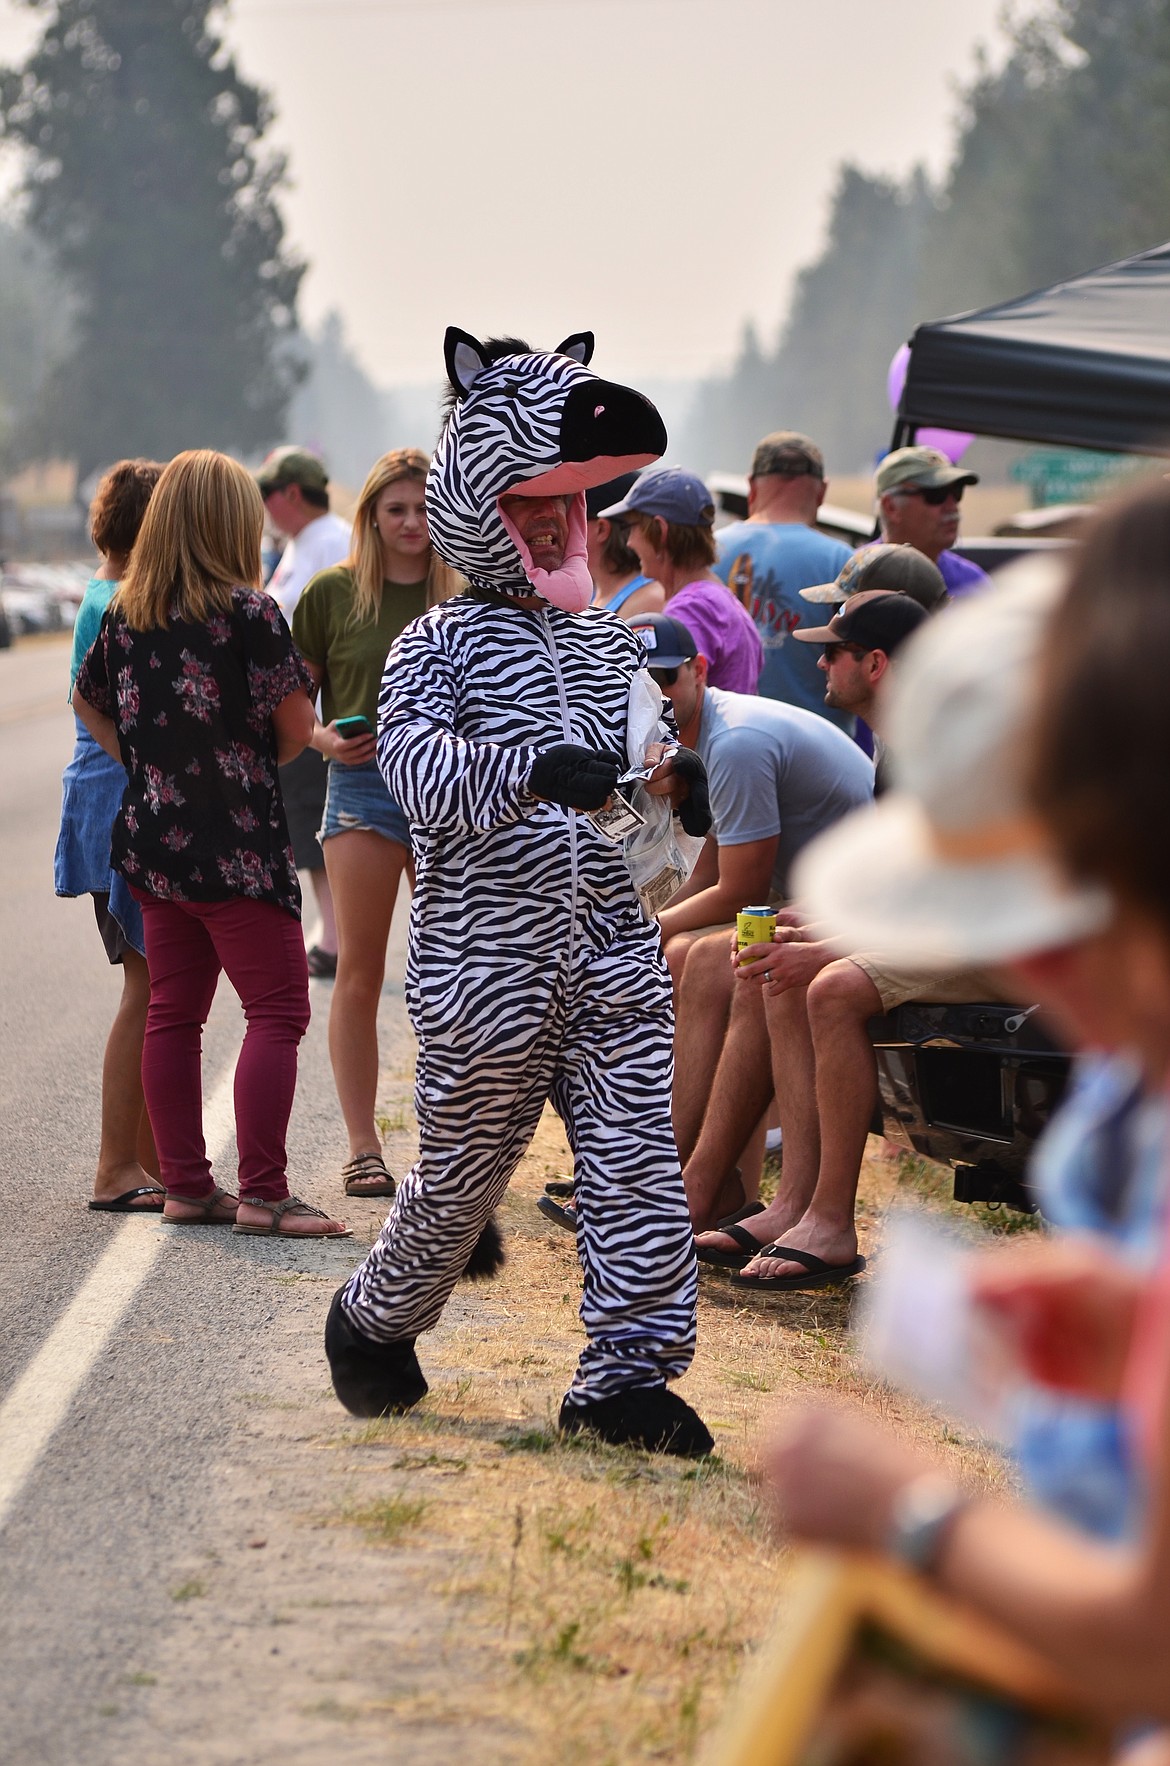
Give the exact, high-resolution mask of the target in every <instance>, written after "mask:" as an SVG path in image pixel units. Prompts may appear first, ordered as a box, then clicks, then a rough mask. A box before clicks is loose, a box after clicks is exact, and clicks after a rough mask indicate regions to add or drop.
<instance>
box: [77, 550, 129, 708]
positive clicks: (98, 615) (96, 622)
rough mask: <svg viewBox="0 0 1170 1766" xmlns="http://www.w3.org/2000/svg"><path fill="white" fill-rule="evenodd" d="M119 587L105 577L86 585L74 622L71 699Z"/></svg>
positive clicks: (95, 578) (94, 577) (92, 578)
mask: <svg viewBox="0 0 1170 1766" xmlns="http://www.w3.org/2000/svg"><path fill="white" fill-rule="evenodd" d="M117 587H118V585H117V583H116V582H113V581H109V580H107V579H106V578H105V577H103V576H91V577H90V579H89V581H88V583H87V584H86V585H85V593H84V595H83V596H82V597H81V606H80V607H79V608H78V609H77V618H76V619H75V620H74V621H73V654H72V656H71V657H70V658H69V697H70V698H71V699H72V697H73V688H74V686H75V685H76V683H77V674H78V670H79V669H80V667H81V665H82V663H83V662H84V661H85V658H86V656H87V655H88V653H89V649H90V646H91V645H92V643H93V641H94V639H95V638H96V637H97V635H98V630H99V628H100V626H101V623H102V614H103V613H104V612H105V610H106V608H107V607H108V606H109V605H110V602H111V601H112V600H113V598H114V594H115V592H116V590H117Z"/></svg>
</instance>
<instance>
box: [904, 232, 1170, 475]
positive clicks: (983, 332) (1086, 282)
mask: <svg viewBox="0 0 1170 1766" xmlns="http://www.w3.org/2000/svg"><path fill="white" fill-rule="evenodd" d="M925 424H929V425H932V426H939V427H942V428H946V429H959V430H964V429H966V430H971V431H973V432H974V433H975V434H976V435H993V436H1003V437H1005V438H1008V439H1011V440H1017V441H1030V442H1046V443H1049V444H1051V445H1055V446H1059V447H1073V448H1099V449H1101V450H1103V451H1105V452H1109V453H1123V454H1170V244H1167V245H1159V246H1156V247H1155V248H1154V249H1153V250H1152V251H1143V252H1140V253H1139V254H1138V255H1137V256H1136V257H1132V258H1125V259H1123V260H1122V261H1121V262H1120V263H1116V264H1107V265H1105V266H1104V268H1103V269H1099V270H1089V271H1088V272H1087V273H1086V274H1085V275H1083V276H1076V277H1074V278H1073V279H1072V280H1071V281H1069V282H1056V283H1054V284H1053V285H1052V287H1051V288H1042V289H1040V290H1038V291H1037V292H1036V293H1034V294H1025V295H1022V296H1020V297H1019V298H1018V299H1016V300H1010V301H1001V302H1000V303H999V304H998V305H996V306H991V307H984V308H983V309H982V310H981V311H979V312H973V313H959V314H958V315H956V317H954V318H953V319H938V320H934V321H932V322H931V323H929V324H926V325H920V326H919V327H918V329H917V330H916V331H915V333H914V336H913V338H912V339H911V347H910V365H909V368H908V370H907V374H906V384H905V387H904V389H903V392H902V398H901V402H900V403H899V406H898V421H897V426H896V428H895V431H894V440H893V443H892V445H893V446H894V447H896V448H897V447H902V446H904V445H905V444H906V443H907V442H908V441H911V440H913V437H914V433H915V431H916V430H917V429H918V428H920V427H921V426H922V425H925Z"/></svg>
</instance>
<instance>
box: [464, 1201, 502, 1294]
mask: <svg viewBox="0 0 1170 1766" xmlns="http://www.w3.org/2000/svg"><path fill="white" fill-rule="evenodd" d="M505 1255H506V1254H505V1251H504V1238H503V1234H502V1233H501V1232H500V1228H499V1223H498V1222H497V1220H496V1217H495V1215H494V1214H492V1215H489V1216H488V1219H487V1220H486V1222H485V1223H484V1228H483V1231H482V1232H481V1233H480V1235H479V1237H478V1239H477V1240H476V1241H475V1244H474V1246H473V1247H472V1251H471V1256H470V1257H469V1258H468V1259H467V1267H466V1269H465V1270H464V1271H463V1280H464V1281H466V1282H485V1281H488V1280H490V1278H491V1277H492V1276H493V1275H495V1274H496V1272H497V1270H499V1269H501V1268H502V1267H503V1264H504V1260H505Z"/></svg>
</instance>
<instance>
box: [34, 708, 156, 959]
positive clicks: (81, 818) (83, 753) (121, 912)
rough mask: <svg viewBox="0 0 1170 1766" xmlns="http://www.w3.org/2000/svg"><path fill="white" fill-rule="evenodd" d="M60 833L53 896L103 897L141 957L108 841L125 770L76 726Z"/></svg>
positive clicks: (131, 907)
mask: <svg viewBox="0 0 1170 1766" xmlns="http://www.w3.org/2000/svg"><path fill="white" fill-rule="evenodd" d="M61 787H62V800H61V831H60V833H59V834H58V836H57V851H56V854H55V855H54V859H53V888H54V889H55V890H56V892H57V894H58V895H108V896H109V898H110V905H109V911H110V913H111V914H112V915H113V917H114V919H115V920H116V921H117V922H118V925H119V926H120V927H121V928H122V932H123V934H124V936H125V939H126V942H127V944H130V945H132V946H133V948H134V949H135V950H136V951H137V952H138V953H139V955H140V956H145V954H146V944H145V940H144V938H143V934H142V910H141V909H140V908H139V906H138V903H137V902H136V901H135V900H134V897H133V896H132V895H131V893H130V891H129V889H128V887H127V885H126V881H125V879H124V878H123V877H122V876H120V875H119V873H118V872H117V871H115V870H113V869H111V866H110V835H111V833H112V832H113V827H114V817H115V816H116V815H117V813H118V811H119V810H120V809H121V807H122V794H123V792H124V791H125V789H126V769H125V767H123V766H122V765H121V763H120V762H119V761H116V760H115V759H114V758H113V756H112V755H109V754H107V753H106V751H105V749H104V748H102V747H101V746H100V744H99V743H97V742H95V741H94V739H93V737H92V736H91V735H90V733H89V731H88V730H87V729H86V727H85V725H84V724H83V723H81V722H80V720H78V721H77V742H76V745H75V747H74V750H73V759H72V760H71V761H70V762H69V765H68V766H67V767H66V768H65V774H64V777H63V779H62V781H61Z"/></svg>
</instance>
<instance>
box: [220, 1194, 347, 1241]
mask: <svg viewBox="0 0 1170 1766" xmlns="http://www.w3.org/2000/svg"><path fill="white" fill-rule="evenodd" d="M240 1201H241V1202H242V1203H243V1204H244V1206H245V1208H263V1209H264V1211H265V1213H266V1214H268V1215H269V1216H270V1219H269V1224H268V1225H267V1226H241V1225H240V1223H239V1222H238V1221H237V1222H236V1224H235V1226H234V1227H233V1228H232V1231H233V1232H237V1233H247V1234H249V1235H250V1236H251V1237H252V1238H254V1239H272V1238H276V1239H352V1237H353V1228H352V1227H350V1226H345V1225H344V1224H343V1223H342V1222H341V1221H340V1220H337V1221H335V1220H333V1218H332V1217H331V1216H330V1215H328V1214H326V1213H325V1211H324V1209H323V1208H313V1207H311V1206H310V1205H309V1203H308V1202H302V1201H301V1198H300V1197H299V1196H285V1198H284V1200H283V1201H281V1202H270V1201H269V1200H268V1198H267V1196H241V1197H240ZM286 1214H301V1215H305V1214H311V1215H312V1216H313V1217H314V1219H316V1220H324V1221H326V1222H327V1223H328V1225H329V1227H330V1228H331V1229H332V1230H331V1231H329V1232H326V1231H325V1229H324V1227H322V1229H321V1230H320V1231H319V1232H307V1233H288V1232H285V1231H284V1229H283V1227H282V1226H281V1224H280V1223H281V1221H282V1220H283V1219H284V1217H285V1215H286Z"/></svg>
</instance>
